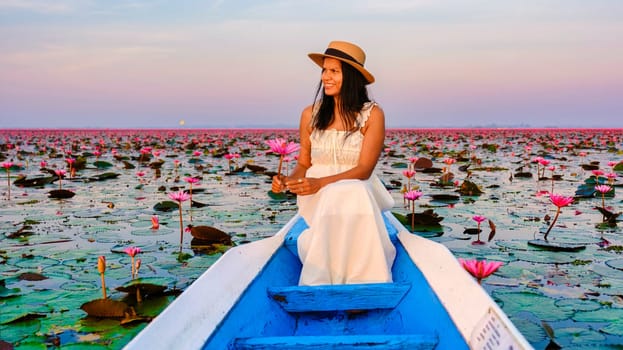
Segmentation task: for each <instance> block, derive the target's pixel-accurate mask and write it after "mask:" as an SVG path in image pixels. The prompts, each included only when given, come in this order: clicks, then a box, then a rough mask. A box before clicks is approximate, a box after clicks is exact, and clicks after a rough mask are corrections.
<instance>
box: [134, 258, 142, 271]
mask: <svg viewBox="0 0 623 350" xmlns="http://www.w3.org/2000/svg"><path fill="white" fill-rule="evenodd" d="M140 267H141V259H136V263H135V265H134V273H135V274H137V275H138V269H139V268H140Z"/></svg>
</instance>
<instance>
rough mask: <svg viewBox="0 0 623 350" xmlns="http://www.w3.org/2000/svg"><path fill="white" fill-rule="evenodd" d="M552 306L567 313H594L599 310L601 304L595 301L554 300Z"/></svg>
mask: <svg viewBox="0 0 623 350" xmlns="http://www.w3.org/2000/svg"><path fill="white" fill-rule="evenodd" d="M554 304H555V305H556V306H557V307H559V308H563V309H568V310H569V311H594V310H598V309H599V308H601V304H599V302H598V301H596V300H583V299H560V300H556V302H555V303H554Z"/></svg>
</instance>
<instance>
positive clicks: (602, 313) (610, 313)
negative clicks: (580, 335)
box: [573, 308, 623, 335]
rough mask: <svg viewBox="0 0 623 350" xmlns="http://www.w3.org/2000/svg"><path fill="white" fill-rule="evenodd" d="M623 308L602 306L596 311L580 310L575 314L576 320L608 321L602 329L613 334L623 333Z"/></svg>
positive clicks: (574, 318)
mask: <svg viewBox="0 0 623 350" xmlns="http://www.w3.org/2000/svg"><path fill="white" fill-rule="evenodd" d="M622 314H623V310H622V309H619V308H601V309H599V310H594V311H580V312H577V313H576V314H575V316H573V320H574V321H576V322H607V323H610V325H606V326H604V328H601V329H600V331H602V332H604V333H608V334H613V335H623V319H621V315H622Z"/></svg>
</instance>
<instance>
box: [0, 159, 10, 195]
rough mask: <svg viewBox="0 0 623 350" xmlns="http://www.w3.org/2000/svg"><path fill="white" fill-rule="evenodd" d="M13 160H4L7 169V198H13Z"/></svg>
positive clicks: (3, 165)
mask: <svg viewBox="0 0 623 350" xmlns="http://www.w3.org/2000/svg"><path fill="white" fill-rule="evenodd" d="M12 166H13V162H3V163H2V167H3V168H4V170H5V171H6V184H7V189H8V194H7V199H11V167H12Z"/></svg>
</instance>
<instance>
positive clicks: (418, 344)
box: [230, 334, 439, 350]
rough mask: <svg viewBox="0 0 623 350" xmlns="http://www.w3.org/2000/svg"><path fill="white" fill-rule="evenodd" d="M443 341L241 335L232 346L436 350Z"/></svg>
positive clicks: (241, 348) (396, 336)
mask: <svg viewBox="0 0 623 350" xmlns="http://www.w3.org/2000/svg"><path fill="white" fill-rule="evenodd" d="M438 342H439V340H438V337H437V335H434V334H374V335H368V334H359V335H339V336H330V335H316V336H309V335H308V336H285V337H255V338H238V339H236V340H235V341H234V343H233V344H231V345H232V346H231V347H230V348H233V349H237V350H247V349H254V350H258V349H297V350H305V349H314V350H318V349H346V350H348V349H364V348H365V349H386V350H394V349H395V350H403V349H409V350H424V349H434V348H435V347H436V346H437V343H438Z"/></svg>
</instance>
